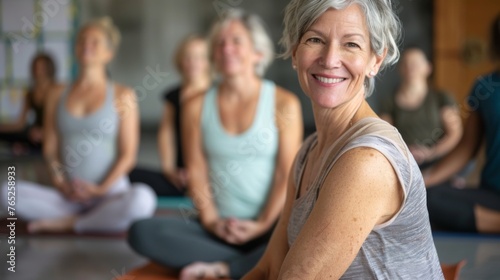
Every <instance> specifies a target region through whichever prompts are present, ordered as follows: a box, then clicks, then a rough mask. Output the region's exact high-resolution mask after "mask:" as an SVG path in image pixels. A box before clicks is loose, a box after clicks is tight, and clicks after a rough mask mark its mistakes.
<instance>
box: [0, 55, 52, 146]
mask: <svg viewBox="0 0 500 280" xmlns="http://www.w3.org/2000/svg"><path fill="white" fill-rule="evenodd" d="M54 86H56V66H55V64H54V60H53V59H52V57H51V56H50V55H49V54H47V53H42V52H41V53H38V54H37V55H36V56H35V57H34V58H33V60H32V62H31V85H30V87H29V88H28V90H27V92H26V95H25V98H24V104H23V109H22V111H21V114H20V115H19V117H18V119H17V120H15V121H14V122H12V123H7V124H2V125H0V141H1V142H4V141H5V142H7V143H9V145H10V148H11V152H12V154H13V155H22V154H26V153H31V152H35V153H38V152H40V151H41V149H42V141H43V112H44V106H45V101H46V99H47V94H49V92H50V91H51V89H52V88H53V87H54ZM30 112H33V115H34V116H33V117H34V119H33V120H32V121H31V122H29V121H28V117H29V114H30Z"/></svg>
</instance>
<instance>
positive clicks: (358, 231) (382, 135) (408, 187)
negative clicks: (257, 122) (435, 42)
mask: <svg viewBox="0 0 500 280" xmlns="http://www.w3.org/2000/svg"><path fill="white" fill-rule="evenodd" d="M399 32H400V24H399V21H398V19H397V17H396V16H395V14H394V13H393V11H392V9H391V3H390V1H389V0H351V1H349V0H330V1H327V0H294V1H292V2H291V3H290V4H289V5H288V6H287V8H286V11H285V30H284V33H283V39H282V43H283V45H284V47H285V48H286V51H285V54H284V56H285V57H289V56H291V57H292V63H293V68H295V69H296V71H297V75H298V79H299V82H300V85H301V87H302V89H303V91H304V93H305V94H306V95H307V96H308V97H309V98H310V99H311V101H312V106H313V113H314V117H315V122H316V128H317V133H315V134H313V135H311V136H310V137H309V138H308V139H307V140H306V141H305V142H304V144H303V146H302V148H301V150H300V151H299V153H298V155H297V157H296V159H295V163H294V167H293V169H292V171H291V172H290V174H291V175H290V178H289V181H288V195H287V199H286V203H285V208H284V212H283V213H282V215H281V218H280V221H279V222H278V225H277V227H276V228H275V230H274V233H273V236H272V238H271V241H270V243H269V245H268V247H267V250H266V252H265V254H264V256H263V257H262V258H261V260H260V262H259V264H258V265H257V266H256V267H255V268H254V269H253V270H252V271H251V272H250V273H249V274H248V275H247V276H246V277H245V278H244V279H247V280H248V279H259V280H262V279H301V280H304V279H327V278H328V279H330V278H331V279H339V278H341V279H442V278H443V275H442V271H441V268H440V265H439V260H438V257H437V253H436V249H435V247H434V243H433V239H432V235H431V229H430V224H429V218H428V213H427V208H426V200H425V186H424V182H423V179H422V175H421V173H420V171H419V168H418V165H417V163H416V162H415V160H414V159H413V157H412V156H411V153H410V151H409V150H408V147H407V146H406V145H405V144H404V142H403V140H402V139H401V136H400V134H399V133H398V131H397V130H396V129H395V128H394V127H392V126H391V125H389V124H388V123H386V122H385V121H382V120H381V119H379V118H378V117H377V115H376V114H375V113H374V112H373V110H372V109H371V108H370V106H369V105H368V103H367V102H366V100H365V97H366V96H367V95H369V94H370V93H371V92H372V91H373V87H374V84H373V80H374V77H375V76H376V75H377V73H378V72H379V71H380V70H381V69H382V68H384V67H385V66H386V65H390V64H393V63H395V62H396V61H397V60H398V57H399V52H398V49H397V41H398V38H399Z"/></svg>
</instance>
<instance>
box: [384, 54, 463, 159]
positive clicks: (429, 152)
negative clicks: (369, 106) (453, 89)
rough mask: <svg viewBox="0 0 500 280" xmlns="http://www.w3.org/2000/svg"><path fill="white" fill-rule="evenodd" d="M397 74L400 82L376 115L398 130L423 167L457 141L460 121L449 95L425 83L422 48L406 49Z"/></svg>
mask: <svg viewBox="0 0 500 280" xmlns="http://www.w3.org/2000/svg"><path fill="white" fill-rule="evenodd" d="M399 73H400V75H401V78H402V81H401V85H400V86H399V88H398V89H397V91H396V93H395V95H394V97H393V98H389V99H387V100H386V101H385V102H384V104H383V106H382V112H381V114H380V118H382V119H383V120H386V121H387V122H389V123H390V124H392V125H394V126H395V127H396V128H397V129H398V131H399V133H401V136H402V137H403V140H404V141H405V143H406V145H408V147H409V148H410V151H411V153H412V155H413V157H414V158H415V160H416V161H417V163H418V164H419V165H420V167H421V168H425V167H426V166H430V165H431V164H432V163H433V162H435V161H436V160H437V159H439V158H441V157H443V156H444V155H446V154H447V153H448V152H450V151H451V150H452V149H453V148H454V147H455V146H456V145H457V144H458V141H459V140H460V137H461V136H462V120H461V119H460V116H459V112H458V109H457V106H456V103H455V100H454V99H453V97H452V96H450V95H449V94H447V93H445V92H442V91H439V90H435V89H433V88H431V86H430V85H429V82H428V79H429V76H430V75H431V73H432V66H431V64H430V62H429V61H428V60H427V58H426V57H425V54H424V52H423V51H422V50H420V49H417V48H409V49H406V50H405V51H404V52H403V53H402V55H401V61H400V63H399Z"/></svg>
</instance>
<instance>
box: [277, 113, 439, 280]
mask: <svg viewBox="0 0 500 280" xmlns="http://www.w3.org/2000/svg"><path fill="white" fill-rule="evenodd" d="M316 143H317V135H316V133H315V134H313V135H311V136H309V138H308V139H307V140H306V141H305V142H304V145H303V146H302V148H301V150H300V151H299V153H298V156H297V160H296V163H295V165H294V167H293V168H294V169H293V172H294V182H295V185H296V186H297V190H296V191H297V193H296V194H298V191H299V186H300V183H301V182H300V181H301V177H302V173H303V172H304V166H305V162H306V160H307V155H308V153H309V151H310V150H311V148H312V147H314V145H316ZM358 147H369V148H373V149H376V150H377V151H379V152H380V153H382V154H383V155H384V156H385V157H386V158H387V159H388V160H389V162H390V163H391V165H392V166H393V168H394V170H395V171H396V174H397V177H398V179H399V182H400V184H401V186H402V188H403V193H404V200H403V204H402V206H401V208H400V210H399V211H398V213H397V214H396V215H395V216H394V217H393V218H392V219H391V220H389V221H387V222H386V223H384V224H381V225H377V226H375V227H374V229H373V230H372V231H371V233H370V234H369V235H368V237H367V238H366V240H365V242H364V243H363V245H362V246H361V249H360V250H359V252H358V254H357V256H356V257H355V259H354V261H353V262H352V264H351V265H350V266H349V268H348V269H347V271H346V272H345V273H344V275H343V276H342V277H341V279H443V274H442V270H441V267H440V264H439V259H438V256H437V252H436V248H435V247H434V241H433V238H432V233H431V229H430V224H429V217H428V212H427V203H426V191H425V185H424V182H423V178H422V174H421V173H420V170H419V168H418V165H417V163H416V162H415V160H414V159H413V157H412V156H411V154H410V152H409V150H408V148H407V146H406V145H405V144H404V142H403V140H402V138H401V135H400V134H399V132H398V131H397V130H396V128H394V127H393V126H391V125H389V124H388V123H386V122H384V121H382V120H380V119H377V118H364V119H362V120H360V121H358V122H357V123H355V124H354V125H353V126H352V127H351V128H349V129H348V130H347V131H346V132H345V133H344V134H343V135H342V136H341V137H340V138H339V139H338V140H337V141H336V142H335V143H334V144H333V146H332V147H331V148H330V150H329V151H328V152H327V153H326V154H327V155H328V156H327V157H326V158H325V160H324V161H323V163H322V167H323V168H321V170H323V172H322V173H320V174H319V175H318V177H317V178H316V179H315V180H314V182H313V186H312V187H311V188H310V189H309V190H308V191H307V192H306V193H305V194H304V195H302V196H301V197H300V198H298V199H296V200H295V202H294V204H293V208H292V213H291V216H290V220H289V223H288V229H287V231H288V244H289V245H290V246H292V244H293V243H294V242H295V239H296V238H297V236H298V235H299V233H300V230H301V229H302V227H303V225H304V223H305V222H306V220H307V218H308V217H309V214H310V213H311V211H312V209H313V208H314V204H315V202H316V200H317V196H318V194H319V190H320V188H321V186H322V184H323V182H324V180H325V179H326V177H327V175H328V173H329V172H330V170H331V169H332V167H333V165H334V164H335V162H336V161H337V160H338V159H339V157H340V156H342V155H343V154H344V153H345V152H347V151H349V150H351V149H354V148H358ZM295 197H297V195H296V196H295ZM332 265H335V264H333V263H332Z"/></svg>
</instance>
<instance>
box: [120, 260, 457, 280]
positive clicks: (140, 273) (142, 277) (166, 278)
mask: <svg viewBox="0 0 500 280" xmlns="http://www.w3.org/2000/svg"><path fill="white" fill-rule="evenodd" d="M464 265H465V261H464V260H463V261H461V262H459V263H456V264H449V265H446V264H441V268H442V269H443V274H444V279H445V280H458V277H459V275H460V271H461V270H462V267H463V266H464ZM177 279H179V278H178V273H176V271H175V270H173V269H169V268H166V267H163V266H160V265H158V264H155V263H152V262H150V263H147V264H145V265H144V266H141V267H138V268H136V269H133V270H131V271H130V272H129V273H127V274H126V275H123V276H121V277H120V278H115V279H113V280H177ZM203 279H205V280H209V279H212V278H203ZM214 280H215V279H214ZM219 280H220V279H219ZM227 280H229V279H227Z"/></svg>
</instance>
